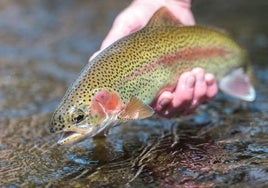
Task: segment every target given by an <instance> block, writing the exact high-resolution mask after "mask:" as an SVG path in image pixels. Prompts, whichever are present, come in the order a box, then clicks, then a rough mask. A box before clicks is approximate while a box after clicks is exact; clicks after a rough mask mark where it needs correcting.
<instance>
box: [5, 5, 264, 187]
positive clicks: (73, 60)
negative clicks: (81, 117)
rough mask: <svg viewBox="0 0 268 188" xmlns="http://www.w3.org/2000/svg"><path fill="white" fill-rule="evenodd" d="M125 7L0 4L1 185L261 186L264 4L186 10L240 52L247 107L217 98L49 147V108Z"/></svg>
mask: <svg viewBox="0 0 268 188" xmlns="http://www.w3.org/2000/svg"><path fill="white" fill-rule="evenodd" d="M130 2H131V1H129V0H109V1H105V0H99V1H93V0H87V1H85V0H78V1H71V0H65V1H62V0H47V1H41V0H20V1H13V0H10V1H8V0H2V1H1V2H0V177H1V178H0V185H2V186H14V187H17V186H40V185H43V186H45V185H47V186H48V187H49V186H64V185H69V186H77V187H80V186H81V187H85V186H89V187H90V186H95V187H101V186H110V187H117V186H122V185H128V186H133V187H146V186H151V187H155V186H161V187H176V186H205V187H212V186H216V185H219V186H226V185H227V186H244V185H247V186H250V185H252V186H253V185H254V186H264V185H268V136H267V133H268V123H267V119H268V101H267V96H268V89H267V84H266V83H267V80H268V76H267V71H268V66H267V62H268V22H267V18H268V11H267V10H268V2H267V1H266V0H258V1H251V0H232V1H225V0H194V1H193V4H192V11H193V13H194V16H195V19H196V22H197V24H200V25H206V26H212V27H217V28H222V29H224V30H226V31H227V32H228V33H230V35H231V36H233V38H235V40H236V41H238V43H240V44H241V45H242V46H243V47H244V48H245V49H247V50H248V52H249V54H250V57H251V61H252V63H253V65H254V68H255V70H256V77H257V78H258V82H257V84H256V90H257V100H256V101H255V102H253V103H251V104H245V103H240V102H239V101H237V100H234V99H231V98H228V97H226V96H223V95H221V94H219V96H218V97H217V98H216V100H215V101H213V102H211V103H210V104H208V105H206V106H203V107H201V108H200V109H199V110H198V111H197V113H196V114H194V115H192V116H190V117H184V118H180V119H173V120H164V119H157V120H154V119H151V120H145V121H139V122H129V123H127V124H126V125H124V126H119V127H116V128H114V129H113V130H112V131H111V134H110V135H109V136H108V137H107V138H106V139H94V140H93V139H87V140H85V141H83V142H81V143H79V144H76V145H74V146H69V147H59V146H57V145H55V143H56V141H57V139H58V135H51V134H50V133H49V129H48V125H49V121H50V117H51V115H52V113H53V111H54V109H55V108H56V106H57V104H58V103H59V101H60V99H61V97H62V96H63V95H64V93H65V91H66V89H67V87H68V85H69V84H70V83H71V82H72V81H73V80H74V79H75V78H76V76H77V74H78V73H79V72H80V70H81V69H82V67H83V66H84V65H85V64H86V63H87V62H88V58H89V57H90V56H91V55H92V54H93V53H94V52H95V51H96V50H98V49H99V47H100V44H101V42H102V40H103V39H104V37H105V35H106V34H107V32H108V31H109V29H110V27H111V25H112V22H113V20H114V18H115V16H116V15H117V14H118V13H119V12H120V11H122V10H123V8H125V7H126V6H127V5H128V4H129V3H130Z"/></svg>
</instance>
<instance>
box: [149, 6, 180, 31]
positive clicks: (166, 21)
mask: <svg viewBox="0 0 268 188" xmlns="http://www.w3.org/2000/svg"><path fill="white" fill-rule="evenodd" d="M146 26H148V27H159V26H182V23H181V22H180V21H179V20H178V19H177V18H176V17H175V16H174V15H173V14H172V13H171V12H170V11H169V10H168V9H167V8H166V7H161V8H160V9H158V10H157V11H156V12H155V13H154V15H153V16H152V18H151V19H150V20H149V22H148V24H147V25H146Z"/></svg>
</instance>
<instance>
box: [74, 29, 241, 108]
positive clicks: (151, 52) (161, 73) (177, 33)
mask: <svg viewBox="0 0 268 188" xmlns="http://www.w3.org/2000/svg"><path fill="white" fill-rule="evenodd" d="M200 49H203V51H208V52H209V51H212V52H213V49H214V50H215V49H216V50H218V51H219V53H218V54H217V53H211V54H209V53H206V55H207V57H204V56H203V53H199V54H197V55H196V58H194V59H193V58H191V56H190V55H189V54H195V51H198V50H199V51H201V50H200ZM180 52H181V53H180ZM220 52H221V53H220ZM241 53H243V51H242V50H241V48H240V47H239V46H238V45H236V44H235V43H234V42H233V41H232V40H230V39H229V38H226V37H225V36H224V35H223V34H222V33H219V32H217V31H214V30H211V29H208V28H204V27H196V26H195V27H180V28H176V27H164V28H157V29H151V28H145V29H143V30H141V31H138V32H137V33H135V34H132V35H130V36H128V37H126V38H124V39H123V40H120V41H118V42H117V43H116V44H114V45H113V46H111V47H109V48H107V49H106V50H104V51H103V52H102V53H101V54H100V55H99V56H98V57H97V58H96V59H94V60H93V61H92V62H91V63H90V64H89V65H88V66H87V67H85V69H84V71H83V72H82V74H81V75H80V77H79V81H78V83H76V84H74V85H73V86H72V87H73V90H77V91H76V92H74V93H73V95H74V96H80V95H81V94H80V93H81V92H83V91H86V90H87V92H86V97H85V99H87V101H86V102H90V100H91V98H92V96H94V94H95V93H94V92H97V91H95V89H96V88H111V89H113V90H114V91H116V92H118V93H119V94H121V97H122V99H123V100H124V101H125V102H126V101H128V100H130V98H131V97H132V96H133V95H134V96H137V98H139V99H141V100H142V101H144V102H145V103H150V102H152V100H153V99H154V97H155V95H156V93H157V91H159V90H160V89H161V88H162V87H164V86H165V85H169V84H172V83H174V82H175V81H176V78H177V77H178V76H179V75H180V74H181V73H182V72H185V71H187V70H191V69H192V68H194V67H197V66H198V67H202V68H205V70H206V71H207V72H211V73H214V74H217V75H219V76H220V75H221V76H223V75H225V74H226V73H227V72H226V71H228V70H229V67H226V63H224V62H228V63H229V64H230V66H231V67H235V66H240V65H241V64H242V62H241V61H243V59H241ZM172 55H174V57H175V58H171V59H172V61H173V62H171V63H170V62H169V60H168V59H167V58H166V59H167V62H165V61H162V62H161V63H159V61H160V60H161V59H162V60H163V59H165V57H168V56H172ZM238 57H239V59H238ZM148 64H151V66H148ZM222 64H223V65H224V67H221V65H222ZM218 70H220V72H218ZM141 71H142V74H135V73H140V72H141ZM78 100H79V99H78Z"/></svg>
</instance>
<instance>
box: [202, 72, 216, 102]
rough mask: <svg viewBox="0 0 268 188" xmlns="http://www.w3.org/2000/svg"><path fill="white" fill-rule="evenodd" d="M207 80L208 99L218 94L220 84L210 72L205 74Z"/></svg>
mask: <svg viewBox="0 0 268 188" xmlns="http://www.w3.org/2000/svg"><path fill="white" fill-rule="evenodd" d="M205 81H206V83H207V93H206V96H207V100H211V99H213V98H214V97H215V96H216V95H217V93H218V91H219V89H218V84H217V82H216V79H215V77H214V75H213V74H210V73H207V74H206V75H205Z"/></svg>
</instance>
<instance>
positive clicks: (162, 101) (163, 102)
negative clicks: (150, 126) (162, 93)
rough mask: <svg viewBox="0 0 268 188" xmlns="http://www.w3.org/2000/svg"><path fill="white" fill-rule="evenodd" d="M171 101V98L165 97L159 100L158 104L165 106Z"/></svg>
mask: <svg viewBox="0 0 268 188" xmlns="http://www.w3.org/2000/svg"><path fill="white" fill-rule="evenodd" d="M169 101H170V100H169V99H167V98H164V99H162V100H160V101H159V103H158V105H159V106H161V107H164V106H166V105H167V104H168V103H169Z"/></svg>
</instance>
